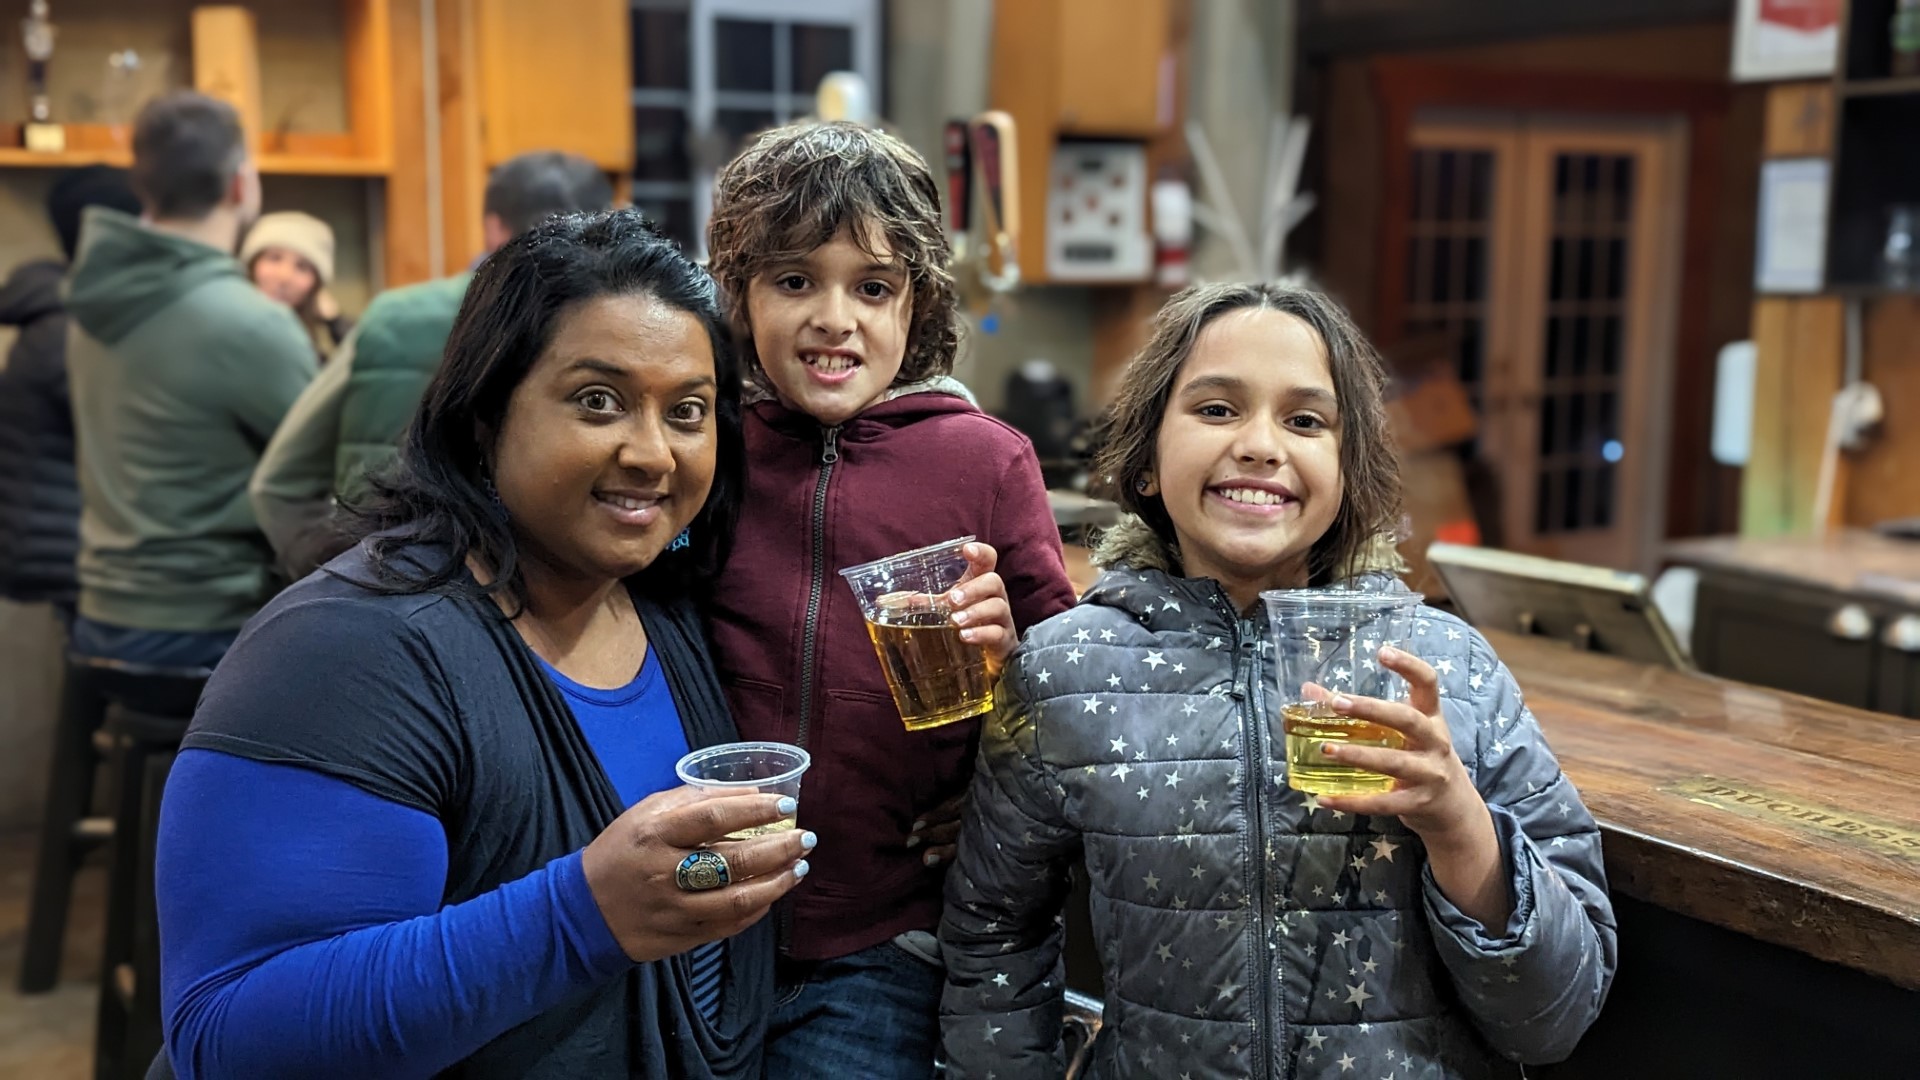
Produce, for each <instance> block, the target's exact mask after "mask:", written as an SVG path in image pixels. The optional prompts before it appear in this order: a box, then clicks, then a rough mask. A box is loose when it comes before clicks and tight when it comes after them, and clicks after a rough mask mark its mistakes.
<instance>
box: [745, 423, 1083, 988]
mask: <svg viewBox="0 0 1920 1080" xmlns="http://www.w3.org/2000/svg"><path fill="white" fill-rule="evenodd" d="M746 434H747V497H746V506H745V510H744V511H743V513H742V514H741V521H740V529H739V534H738V538H737V540H736V542H735V544H734V548H733V555H732V557H731V559H730V560H729V561H728V563H727V566H726V569H725V570H724V571H722V573H721V576H720V581H719V583H718V588H717V589H716V590H715V592H716V597H715V599H714V601H713V602H712V604H711V605H710V606H709V608H708V610H709V612H710V617H711V626H712V633H713V644H714V652H715V657H716V660H717V662H718V665H719V668H720V676H721V682H722V683H723V684H724V685H725V686H726V688H727V694H728V697H729V699H730V700H731V702H732V705H733V715H734V720H735V722H736V723H737V724H738V725H739V728H740V737H741V738H743V739H773V740H778V741H780V742H792V743H798V744H800V745H802V746H804V747H806V748H807V750H808V751H810V752H811V753H812V755H813V767H812V768H811V769H809V770H808V772H807V775H806V778H805V779H804V780H803V781H802V782H801V787H800V827H801V828H804V829H812V830H813V831H814V832H816V833H818V834H819V836H820V846H819V848H817V849H816V850H815V851H814V852H813V854H811V855H810V856H808V861H809V862H810V863H811V866H812V870H811V872H810V873H809V874H808V875H807V877H806V880H805V881H803V882H802V883H801V884H800V885H799V886H798V887H797V888H796V889H795V890H794V891H793V893H792V894H791V897H792V898H791V901H790V903H791V905H792V907H791V910H790V915H789V917H790V920H791V921H790V927H789V933H788V935H787V951H788V953H789V954H790V955H792V956H793V957H794V958H796V959H801V960H825V959H831V958H834V957H840V956H846V955H848V954H849V953H854V952H858V951H859V950H861V949H865V948H868V947H870V946H873V945H876V944H879V943H880V942H883V941H888V940H890V939H892V938H893V937H894V936H895V935H897V934H900V933H902V932H905V931H908V930H933V929H934V928H935V927H936V926H937V925H938V924H939V921H940V905H941V881H942V878H943V877H944V876H945V874H946V867H945V866H944V865H943V866H940V867H935V868H928V867H927V866H925V865H923V864H922V862H921V859H922V856H923V855H924V854H925V852H924V849H922V848H917V847H916V848H909V847H907V846H906V840H907V836H908V833H909V830H911V829H912V827H913V823H914V821H915V820H916V818H917V817H918V816H919V815H920V814H923V813H925V812H926V811H928V810H930V809H932V808H933V807H934V806H936V805H938V804H939V803H940V802H942V801H944V800H945V799H947V798H948V797H950V796H952V795H954V794H955V793H957V792H960V791H963V790H965V788H966V786H967V782H968V780H969V779H970V778H971V777H972V774H973V751H974V747H975V746H976V745H977V743H976V733H977V731H978V729H979V721H978V720H968V721H962V722H960V723H955V724H949V725H947V726H945V727H940V728H934V729H932V730H930V731H918V732H909V731H907V730H906V727H905V725H903V724H902V723H901V721H900V713H899V711H898V710H897V709H896V708H895V707H894V704H893V698H892V696H891V695H889V694H888V692H887V684H886V680H885V678H884V677H883V676H882V675H881V673H880V664H879V661H878V659H877V658H876V657H875V656H874V652H873V645H872V643H871V642H870V641H869V640H868V638H867V632H866V626H865V624H864V622H863V621H862V619H861V616H860V608H859V605H858V604H857V603H855V601H854V598H853V592H852V591H851V590H850V589H848V587H847V584H846V582H845V581H843V580H842V579H841V578H840V575H839V571H840V569H841V568H843V567H848V566H855V565H858V564H860V563H864V562H870V561H872V560H874V559H879V558H884V557H886V556H888V555H893V554H896V553H898V552H902V551H908V550H911V549H913V548H917V547H924V546H925V545H927V544H935V543H939V542H940V541H942V540H951V539H953V538H955V537H959V536H965V535H968V534H972V535H973V536H975V537H976V538H978V539H979V540H981V541H982V542H984V543H988V544H991V545H993V547H994V549H995V550H996V551H997V552H998V553H999V566H998V570H999V573H1000V574H1001V576H1002V577H1003V578H1005V579H1006V585H1007V596H1008V598H1009V599H1010V600H1011V601H1012V602H1013V621H1014V625H1015V626H1016V627H1017V628H1018V629H1019V630H1021V631H1023V632H1024V631H1025V630H1026V628H1027V627H1029V626H1032V625H1034V624H1035V623H1038V622H1040V621H1042V620H1044V619H1047V618H1049V617H1051V616H1053V615H1056V614H1058V613H1060V612H1062V611H1065V610H1066V609H1067V608H1069V607H1071V606H1073V602H1074V595H1073V586H1072V585H1071V584H1069V583H1068V581H1067V572H1066V567H1065V565H1064V564H1063V563H1062V561H1061V555H1060V533H1059V530H1058V527H1057V526H1056V525H1055V524H1054V520H1053V514H1052V512H1051V511H1050V510H1049V509H1048V506H1047V493H1046V488H1045V486H1044V484H1043V483H1042V482H1041V479H1040V465H1039V461H1038V460H1037V459H1036V458H1035V457H1034V454H1033V447H1032V444H1030V443H1029V442H1028V441H1027V439H1026V437H1025V436H1023V435H1021V434H1020V433H1019V432H1017V431H1015V430H1014V429H1012V428H1010V427H1008V426H1007V425H1005V424H1003V423H1001V422H1000V421H998V420H995V419H993V418H992V417H990V416H988V415H986V414H985V413H983V412H981V411H980V410H979V409H977V408H975V407H974V406H973V405H972V404H970V403H969V402H967V401H966V399H964V398H961V397H956V396H954V395H951V394H945V393H938V392H925V393H914V394H907V395H904V396H901V397H898V398H895V399H893V400H891V401H885V402H882V403H880V404H878V405H875V406H873V407H872V408H870V409H868V410H867V411H866V412H863V413H861V414H860V415H859V416H857V417H855V418H854V419H852V420H850V421H848V422H847V423H845V424H843V425H841V426H839V427H838V428H823V427H822V426H821V425H820V423H819V422H818V421H816V420H814V419H813V418H812V417H810V416H807V415H805V414H803V413H797V412H794V411H792V410H789V409H787V408H785V407H783V406H781V405H779V404H777V403H775V402H771V401H763V402H760V403H758V404H755V405H752V406H749V407H748V409H747V415H746Z"/></svg>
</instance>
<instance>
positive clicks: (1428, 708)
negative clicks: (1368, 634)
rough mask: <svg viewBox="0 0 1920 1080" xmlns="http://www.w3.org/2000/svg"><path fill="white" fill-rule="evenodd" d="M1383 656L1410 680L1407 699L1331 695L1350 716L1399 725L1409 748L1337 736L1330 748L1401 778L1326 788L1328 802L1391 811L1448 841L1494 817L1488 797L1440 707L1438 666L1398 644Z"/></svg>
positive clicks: (1347, 808)
mask: <svg viewBox="0 0 1920 1080" xmlns="http://www.w3.org/2000/svg"><path fill="white" fill-rule="evenodd" d="M1380 663H1381V665H1382V666H1384V667H1385V668H1387V669H1388V670H1389V671H1392V672H1395V673H1396V674H1398V675H1400V676H1401V677H1402V678H1404V679H1406V680H1407V688H1408V694H1407V701H1406V702H1405V703H1401V702H1393V701H1381V700H1380V699H1378V698H1367V697H1355V696H1349V695H1346V694H1335V695H1334V696H1333V697H1331V698H1330V699H1328V702H1327V703H1328V704H1329V705H1330V706H1332V708H1333V711H1335V712H1337V713H1339V714H1340V715H1342V716H1351V717H1353V718H1355V719H1357V720H1371V721H1372V722H1374V723H1376V724H1379V725H1380V726H1382V727H1388V728H1392V729H1393V730H1395V731H1398V732H1399V733H1400V734H1401V735H1403V736H1405V738H1406V747H1405V749H1401V750H1390V749H1388V748H1386V747H1383V746H1347V745H1343V744H1339V743H1329V744H1327V746H1326V755H1327V757H1328V758H1329V759H1331V760H1333V761H1337V762H1339V763H1340V764H1342V765H1353V766H1356V767H1358V768H1362V769H1367V770H1370V771H1372V772H1377V773H1384V774H1386V775H1388V776H1391V777H1393V778H1394V780H1395V781H1397V782H1396V783H1395V784H1394V787H1393V790H1392V791H1388V792H1382V793H1380V794H1377V795H1337V796H1336V795H1329V796H1324V797H1322V798H1321V799H1320V805H1321V806H1322V807H1324V808H1327V809H1330V810H1340V811H1344V812H1345V813H1349V814H1356V815H1358V814H1366V815H1368V816H1372V817H1384V816H1388V815H1391V816H1394V817H1397V818H1399V819H1400V820H1401V821H1403V822H1405V823H1406V826H1407V828H1409V829H1412V830H1413V831H1414V832H1416V833H1419V834H1420V839H1421V840H1422V841H1424V842H1425V843H1426V844H1427V845H1428V846H1429V847H1433V846H1435V845H1436V844H1437V845H1441V846H1445V844H1446V843H1447V841H1448V840H1450V839H1451V838H1454V837H1456V836H1466V835H1468V834H1469V833H1471V832H1472V831H1474V829H1475V828H1476V826H1477V824H1478V822H1480V821H1481V820H1484V819H1486V817H1487V805H1486V803H1485V802H1484V801H1482V800H1481V798H1480V793H1479V792H1478V791H1475V790H1474V787H1473V780H1472V778H1471V777H1469V776H1468V775H1467V767H1466V766H1465V765H1464V764H1462V763H1461V761H1460V755H1459V754H1457V753H1455V752H1454V749H1453V735H1452V732H1451V731H1449V730H1448V728H1447V721H1446V719H1445V718H1444V717H1443V716H1442V715H1441V713H1440V677H1439V675H1437V674H1436V673H1435V672H1434V670H1433V667H1432V666H1431V665H1429V664H1428V663H1427V662H1426V661H1424V660H1422V659H1420V658H1419V657H1417V656H1414V655H1412V654H1411V653H1406V652H1402V651H1400V650H1399V649H1395V648H1392V647H1391V646H1389V647H1387V648H1384V649H1381V650H1380Z"/></svg>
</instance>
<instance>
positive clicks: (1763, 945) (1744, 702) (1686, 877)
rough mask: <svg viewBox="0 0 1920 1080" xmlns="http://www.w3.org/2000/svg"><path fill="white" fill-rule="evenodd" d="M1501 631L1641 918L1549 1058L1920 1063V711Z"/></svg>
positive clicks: (1682, 1070) (1903, 1072)
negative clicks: (1854, 704) (1587, 1027)
mask: <svg viewBox="0 0 1920 1080" xmlns="http://www.w3.org/2000/svg"><path fill="white" fill-rule="evenodd" d="M1487 636H1488V638H1489V640H1490V641H1492V643H1493V646H1494V649H1495V650H1496V651H1497V652H1498V653H1499V654H1500V657H1501V659H1502V660H1504V661H1505V662H1506V663H1507V665H1508V666H1509V667H1510V668H1511V669H1512V670H1513V673H1514V675H1515V677H1516V678H1517V679H1518V680H1519V683H1520V686H1521V689H1522V691H1523V693H1524V694H1525V696H1526V701H1527V704H1528V705H1529V706H1530V707H1531V708H1532V709H1533V712H1534V715H1535V716H1536V717H1537V718H1538V719H1539V721H1540V725H1541V727H1542V728H1543V729H1544V730H1545V731H1546V734H1547V738H1548V741H1549V742H1550V743H1551V744H1552V746H1553V749H1554V752H1555V753H1556V754H1557V755H1558V756H1559V758H1560V762H1561V766H1562V767H1563V768H1564V769H1565V770H1566V772H1567V774H1568V775H1569V776H1570V777H1572V779H1573V781H1574V783H1575V784H1576V785H1578V786H1579V788H1580V792H1581V795H1582V796H1583V797H1584V798H1585V800H1586V802H1587V805H1588V807H1589V808H1590V809H1591V810H1592V811H1593V815H1594V817H1595V819H1596V820H1598V822H1599V823H1600V828H1601V832H1602V836H1603V843H1604V845H1605V850H1606V862H1607V874H1608V882H1609V885H1610V886H1611V889H1612V893H1613V896H1614V901H1615V905H1616V908H1617V911H1618V914H1619V916H1620V930H1621V932H1620V949H1621V966H1620V975H1619V978H1618V980H1617V982H1616V983H1615V986H1614V991H1613V994H1612V996H1611V997H1610V999H1609V1001H1608V1004H1607V1009H1606V1012H1605V1013H1603V1015H1602V1017H1601V1019H1600V1022H1599V1023H1598V1024H1596V1025H1595V1027H1594V1030H1593V1031H1592V1032H1591V1033H1590V1034H1589V1036H1588V1038H1587V1039H1586V1040H1585V1041H1584V1042H1583V1043H1582V1044H1581V1047H1580V1050H1579V1051H1578V1052H1576V1054H1575V1056H1574V1058H1573V1060H1572V1061H1570V1062H1568V1063H1567V1064H1566V1065H1563V1066H1556V1067H1554V1068H1551V1069H1548V1070H1545V1071H1539V1072H1536V1071H1534V1070H1530V1071H1529V1074H1528V1075H1529V1076H1534V1075H1544V1076H1548V1077H1553V1078H1569V1077H1581V1078H1584V1077H1612V1076H1622V1075H1629V1070H1630V1073H1631V1075H1633V1076H1635V1077H1636V1078H1637V1080H1645V1078H1647V1077H1662V1076H1713V1077H1718V1076H1726V1077H1741V1078H1748V1077H1773V1076H1779V1077H1821V1078H1824V1077H1854V1076H1863V1077H1865V1076H1920V1058H1916V1057H1915V1054H1916V1053H1920V993H1916V992H1915V991H1920V724H1916V723H1914V722H1913V721H1912V720H1906V719H1901V718H1899V717H1893V716H1887V715H1883V714H1878V713H1870V712H1865V711H1862V710H1858V709H1852V708H1848V707H1845V706H1840V705H1834V704H1830V703H1827V702H1822V701H1815V700H1813V699H1811V698H1804V697H1799V696H1796V695H1793V694H1787V693H1783V692H1781V691H1777V690H1768V689H1763V688H1760V687H1755V686H1750V685H1747V684H1744V683H1735V682H1730V681H1727V680H1723V679H1717V678H1714V677H1711V676H1707V675H1698V674H1691V673H1682V672H1675V671H1669V670H1666V669H1662V668H1656V667H1652V666H1648V665H1643V664H1637V663H1632V662H1628V661H1624V660H1619V659H1615V658H1612V657H1606V656H1597V655H1594V654H1590V653H1578V652H1574V651H1572V650H1570V649H1568V648H1566V647H1564V646H1561V645H1558V644H1555V643H1552V642H1548V641H1544V640H1541V639H1530V638H1524V637H1519V636H1515V635H1510V634H1500V633H1490V634H1488V635H1487ZM1834 1054H1839V1055H1840V1056H1838V1057H1834V1056H1832V1055H1834Z"/></svg>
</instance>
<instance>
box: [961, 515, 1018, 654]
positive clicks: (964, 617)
mask: <svg viewBox="0 0 1920 1080" xmlns="http://www.w3.org/2000/svg"><path fill="white" fill-rule="evenodd" d="M960 553H961V554H962V555H963V556H965V558H966V560H967V574H966V576H965V577H963V578H961V579H960V584H958V585H955V586H954V587H953V588H952V589H951V590H949V591H948V592H947V603H948V604H950V605H952V607H953V622H954V625H955V626H958V627H960V640H962V641H965V642H967V643H968V644H971V645H978V646H980V647H981V648H983V649H985V650H986V651H987V667H988V668H989V670H991V671H993V672H994V673H995V674H998V673H999V671H1000V666H1001V665H1002V664H1004V663H1006V662H1007V657H1009V656H1012V655H1013V647H1014V646H1015V645H1018V644H1020V636H1019V634H1017V633H1016V632H1015V631H1014V629H1013V607H1012V605H1011V604H1009V603H1008V602H1007V584H1006V582H1004V581H1001V580H1000V575H999V574H996V573H994V572H993V568H994V565H995V564H996V563H997V562H998V561H999V559H1000V556H999V554H998V553H997V552H995V551H994V550H993V547H992V546H991V545H988V544H981V543H972V544H968V545H967V546H966V547H964V548H962V549H960Z"/></svg>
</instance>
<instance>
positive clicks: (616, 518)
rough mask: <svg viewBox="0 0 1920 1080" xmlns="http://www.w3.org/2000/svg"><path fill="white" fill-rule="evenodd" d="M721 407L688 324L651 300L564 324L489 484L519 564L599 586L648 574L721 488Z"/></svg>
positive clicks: (534, 373)
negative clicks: (716, 483)
mask: <svg viewBox="0 0 1920 1080" xmlns="http://www.w3.org/2000/svg"><path fill="white" fill-rule="evenodd" d="M715 397H716V384H715V376H714V362H713V345H712V342H711V341H710V340H709V339H708V337H707V331H706V328H705V327H704V326H703V325H702V324H701V322H700V320H699V319H697V318H695V317H694V316H692V315H690V314H688V313H686V312H684V311H681V310H679V309H678V308H675V307H672V306H671V305H668V304H663V303H661V302H660V301H658V300H656V299H654V298H653V297H650V296H644V295H624V296H621V295H614V296H601V297H597V298H595V299H593V300H588V301H585V302H582V303H580V304H577V305H575V306H573V307H570V308H568V309H567V310H565V311H563V312H561V313H560V315H559V316H558V321H557V322H556V324H555V326H554V332H553V339H552V341H551V342H550V343H549V344H548V345H547V348H546V350H545V351H544V352H542V353H541V354H540V356H539V358H538V359H537V360H535V361H534V363H533V366H532V368H530V369H529V370H528V372H527V375H526V378H524V379H522V380H521V381H520V385H518V386H516V387H514V390H513V396H512V397H510V398H509V399H508V401H507V411H506V415H505V416H504V417H503V418H502V420H501V423H500V431H499V433H498V437H497V438H496V440H495V443H494V466H493V476H494V486H495V488H496V489H497V490H498V491H499V493H500V501H501V502H502V503H503V504H504V505H505V506H506V508H507V515H508V517H509V518H510V519H511V520H512V522H513V528H514V533H515V539H516V540H517V541H518V543H519V545H520V550H521V552H522V553H523V554H524V555H525V557H526V558H527V559H528V560H530V561H537V562H538V563H539V564H540V565H541V566H542V567H544V568H545V569H546V570H548V571H549V572H550V573H554V574H556V575H560V576H563V577H569V578H576V579H591V580H596V581H605V580H610V579H616V578H623V577H627V576H628V575H631V574H635V573H638V572H639V571H641V570H644V569H646V567H647V566H649V565H651V564H652V562H653V560H654V559H655V558H657V557H658V556H659V555H660V553H661V552H662V551H664V550H666V547H667V545H668V544H669V543H671V542H672V540H673V538H674V537H675V536H678V535H679V534H680V530H682V529H684V528H686V527H687V525H688V524H689V523H691V522H692V521H693V519H694V517H695V516H696V515H698V514H699V513H700V510H701V508H702V507H704V506H705V505H706V502H707V495H708V493H709V492H710V491H711V490H712V489H713V474H714V469H715V465H716V462H717V461H718V458H719V421H718V419H717V418H716V417H715V416H714V402H715Z"/></svg>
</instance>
